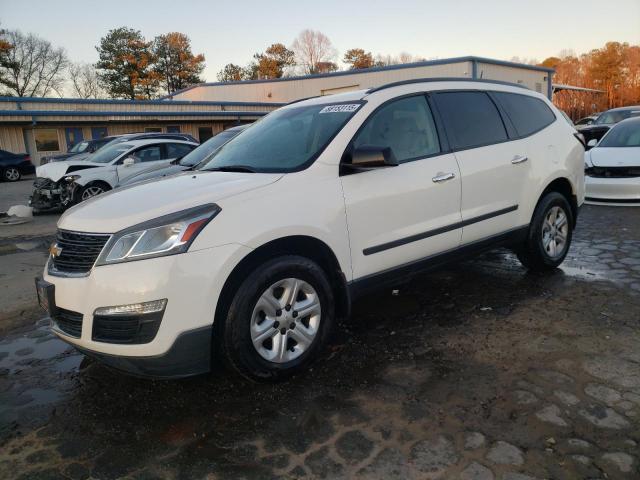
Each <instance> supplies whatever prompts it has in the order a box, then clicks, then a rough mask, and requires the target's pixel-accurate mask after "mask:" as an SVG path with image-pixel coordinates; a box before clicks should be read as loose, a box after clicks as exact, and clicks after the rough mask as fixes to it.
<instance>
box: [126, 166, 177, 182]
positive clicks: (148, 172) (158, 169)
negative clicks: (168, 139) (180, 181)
mask: <svg viewBox="0 0 640 480" xmlns="http://www.w3.org/2000/svg"><path fill="white" fill-rule="evenodd" d="M188 168H189V167H183V166H182V165H158V166H155V167H151V168H147V169H145V170H143V171H141V172H140V173H137V174H135V175H134V176H132V177H129V178H128V179H126V180H125V181H124V182H122V183H121V184H120V186H121V187H123V186H126V185H131V184H132V183H138V182H143V181H146V180H151V179H160V178H162V177H166V176H167V175H176V174H178V173H180V172H183V171H185V170H187V169H188Z"/></svg>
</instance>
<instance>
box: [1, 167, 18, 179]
mask: <svg viewBox="0 0 640 480" xmlns="http://www.w3.org/2000/svg"><path fill="white" fill-rule="evenodd" d="M21 178H22V174H21V173H20V170H18V169H17V168H15V167H7V168H5V169H4V170H3V171H2V179H3V180H6V181H7V182H17V181H18V180H20V179H21Z"/></svg>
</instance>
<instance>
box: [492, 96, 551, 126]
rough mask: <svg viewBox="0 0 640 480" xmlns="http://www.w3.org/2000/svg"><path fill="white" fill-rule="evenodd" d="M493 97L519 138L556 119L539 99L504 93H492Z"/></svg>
mask: <svg viewBox="0 0 640 480" xmlns="http://www.w3.org/2000/svg"><path fill="white" fill-rule="evenodd" d="M494 95H495V96H496V98H497V99H498V101H499V102H500V104H501V105H502V108H504V110H505V112H507V115H509V118H510V119H511V122H512V123H513V126H514V127H515V129H516V131H517V132H518V135H519V136H521V137H526V136H527V135H531V134H532V133H535V132H537V131H539V130H542V129H543V128H544V127H546V126H547V125H551V124H552V123H553V122H554V121H555V119H556V117H555V115H554V114H553V112H552V111H551V109H550V108H549V107H548V106H547V104H546V103H544V102H543V101H542V100H540V99H539V98H534V97H530V96H528V95H518V94H517V93H504V92H494Z"/></svg>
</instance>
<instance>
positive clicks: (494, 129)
mask: <svg viewBox="0 0 640 480" xmlns="http://www.w3.org/2000/svg"><path fill="white" fill-rule="evenodd" d="M435 98H436V101H437V104H438V110H439V111H440V114H441V115H442V120H443V121H444V123H445V126H446V128H447V133H448V134H449V136H450V137H452V138H450V142H451V144H452V146H453V148H456V149H462V148H473V147H479V146H482V145H488V144H491V143H498V142H503V141H505V140H507V132H506V130H505V128H504V124H503V123H502V118H501V117H500V113H499V112H498V109H497V108H496V106H495V105H494V103H493V101H492V100H491V98H489V95H487V94H486V93H484V92H443V93H438V94H437V95H436V96H435Z"/></svg>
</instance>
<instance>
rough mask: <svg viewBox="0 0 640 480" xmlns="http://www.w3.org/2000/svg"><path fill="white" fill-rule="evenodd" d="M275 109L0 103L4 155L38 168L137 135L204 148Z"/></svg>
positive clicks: (82, 102)
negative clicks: (106, 140) (97, 142)
mask: <svg viewBox="0 0 640 480" xmlns="http://www.w3.org/2000/svg"><path fill="white" fill-rule="evenodd" d="M278 106H279V105H277V104H274V103H256V102H253V103H250V102H224V101H223V102H208V101H204V102H192V101H173V102H167V101H162V100H146V101H145V100H140V101H138V100H93V99H67V98H30V97H20V98H18V97H0V149H1V150H8V151H10V152H14V153H25V152H26V153H29V154H30V155H31V159H32V162H33V163H34V165H39V164H40V159H41V158H42V157H45V156H48V155H54V154H56V153H62V152H66V151H67V150H69V149H70V148H71V147H73V145H75V144H76V143H78V142H80V141H82V140H85V139H92V138H101V137H105V136H107V135H118V134H123V133H135V132H166V133H175V132H181V133H188V134H190V135H192V136H193V137H194V138H196V139H198V140H200V141H201V142H203V141H205V140H207V139H209V138H210V137H211V136H213V135H214V134H216V133H217V132H219V131H221V130H223V129H225V128H227V127H229V126H232V125H237V124H239V123H246V122H253V121H255V120H257V119H258V118H260V117H261V116H263V115H265V114H266V113H268V112H270V111H271V110H274V109H275V108H277V107H278Z"/></svg>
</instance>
